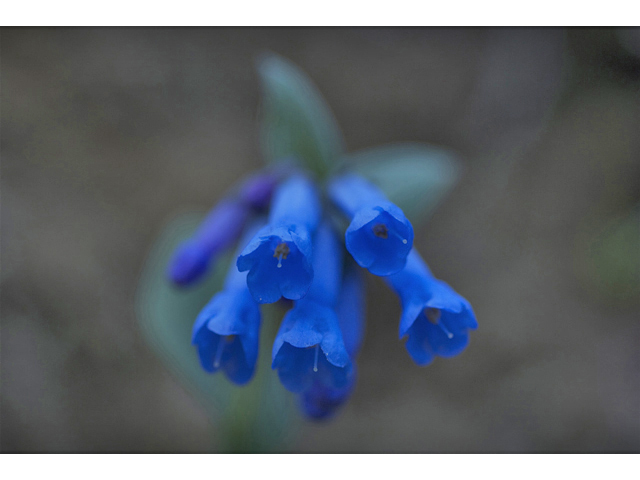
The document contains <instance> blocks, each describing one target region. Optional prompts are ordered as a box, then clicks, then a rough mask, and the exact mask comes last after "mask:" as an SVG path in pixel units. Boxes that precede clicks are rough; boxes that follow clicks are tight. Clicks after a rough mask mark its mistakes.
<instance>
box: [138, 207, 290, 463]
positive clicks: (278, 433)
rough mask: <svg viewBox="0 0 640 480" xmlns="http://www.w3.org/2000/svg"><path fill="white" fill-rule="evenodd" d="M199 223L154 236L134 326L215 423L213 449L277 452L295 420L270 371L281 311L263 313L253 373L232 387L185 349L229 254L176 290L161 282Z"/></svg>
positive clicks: (180, 223) (189, 220) (183, 221)
mask: <svg viewBox="0 0 640 480" xmlns="http://www.w3.org/2000/svg"><path fill="white" fill-rule="evenodd" d="M201 219H202V215H201V214H187V215H183V216H180V217H178V218H176V219H175V220H174V221H172V222H170V223H169V225H167V227H166V228H165V229H164V231H163V232H162V233H161V234H160V236H159V238H158V240H157V241H156V244H155V245H154V246H153V248H152V249H151V251H150V253H149V255H148V257H147V261H146V264H145V266H144V269H143V272H142V275H141V277H140V282H139V284H138V291H137V294H136V314H137V317H138V321H139V323H140V325H141V327H142V332H143V333H144V336H145V338H146V340H147V341H148V343H149V344H150V345H151V347H152V348H153V350H154V351H155V352H156V353H157V354H158V355H159V357H160V358H161V359H162V360H163V362H164V363H165V366H166V367H167V368H168V369H169V370H170V371H171V372H172V373H173V374H174V375H175V376H176V377H177V378H178V379H179V380H180V381H181V382H182V383H183V384H184V385H185V387H186V388H187V389H188V390H190V391H191V392H192V393H193V394H194V395H195V396H196V398H197V399H198V400H199V401H200V402H201V404H202V405H203V406H204V407H205V409H206V411H207V413H208V414H209V416H210V417H211V419H212V422H213V423H214V425H215V426H216V433H217V434H218V436H217V440H218V444H219V447H220V448H221V449H223V450H225V451H269V450H278V449H280V448H282V447H283V442H285V441H286V440H287V436H290V435H291V429H292V428H294V427H295V425H296V423H297V416H296V415H295V414H294V413H293V412H295V408H293V407H292V406H291V402H292V398H291V395H290V394H289V393H288V392H286V390H284V388H283V387H282V386H281V385H280V383H279V381H278V378H277V374H276V373H275V372H273V371H272V370H271V368H270V366H271V344H272V343H273V338H274V337H275V330H276V329H277V326H278V319H277V318H273V317H277V316H278V315H280V316H281V315H282V312H278V311H277V309H276V308H275V307H271V308H267V309H264V308H263V322H262V331H261V341H260V354H259V359H258V366H257V368H256V376H255V377H254V379H253V380H252V381H251V383H249V384H248V385H247V386H244V387H241V388H240V387H237V386H235V385H233V384H232V383H230V382H229V381H227V379H226V378H225V377H224V374H223V373H221V372H220V373H217V374H214V375H211V374H208V373H206V372H205V371H204V370H203V369H202V368H201V367H200V363H199V360H198V356H197V353H196V349H195V347H194V346H193V345H191V328H192V325H193V322H194V320H195V318H196V316H197V314H198V313H199V312H200V310H201V309H202V307H203V306H204V305H205V304H206V303H207V302H208V301H209V300H210V299H211V297H212V296H213V295H214V294H215V293H216V292H218V291H219V290H220V289H221V287H222V282H223V279H224V276H225V273H226V270H227V268H229V266H230V261H231V256H227V257H226V258H224V259H221V260H220V261H219V262H218V264H217V265H216V268H215V269H214V272H213V273H212V274H211V275H209V276H208V277H207V278H205V279H204V280H203V281H202V282H201V283H199V284H197V285H196V286H194V287H191V288H188V289H180V288H176V287H174V286H173V285H172V284H171V283H170V282H169V280H168V279H167V278H166V266H167V262H168V261H169V259H170V258H171V255H172V253H173V250H174V249H175V247H176V246H177V245H178V244H179V243H180V242H181V241H182V240H184V239H186V238H187V237H188V236H189V235H191V234H192V233H193V232H194V230H195V229H196V227H197V225H198V224H199V222H200V221H201ZM265 317H266V318H265ZM206 447H207V446H204V445H203V448H206Z"/></svg>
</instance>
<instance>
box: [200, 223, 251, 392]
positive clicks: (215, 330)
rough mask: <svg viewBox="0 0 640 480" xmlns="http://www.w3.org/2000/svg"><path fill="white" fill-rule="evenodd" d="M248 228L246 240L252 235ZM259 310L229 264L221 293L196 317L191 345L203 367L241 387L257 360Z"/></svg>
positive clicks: (242, 279) (241, 276)
mask: <svg viewBox="0 0 640 480" xmlns="http://www.w3.org/2000/svg"><path fill="white" fill-rule="evenodd" d="M256 229H257V228H256V226H255V225H252V226H251V227H250V228H249V231H248V233H247V234H245V238H246V237H247V236H249V237H250V236H252V235H253V233H254V232H255V231H256ZM259 333H260V307H259V305H258V304H257V303H256V302H255V301H254V300H253V298H252V297H251V294H250V293H249V289H248V288H247V274H246V273H241V272H238V270H237V269H236V268H235V265H232V266H231V268H230V269H229V273H228V274H227V278H226V279H225V284H224V287H223V290H222V291H221V292H219V293H217V294H216V295H214V297H213V298H212V299H211V301H210V302H209V303H208V304H207V305H206V306H205V307H204V308H203V309H202V311H201V312H200V313H199V314H198V317H197V318H196V321H195V323H194V325H193V334H192V343H193V344H194V345H196V346H197V347H198V356H199V357H200V363H201V365H202V368H204V370H206V371H207V372H210V373H215V372H217V371H218V370H219V369H221V368H222V369H223V370H224V372H225V373H226V375H227V377H228V378H229V380H231V381H232V382H234V383H236V384H238V385H243V384H245V383H247V382H248V381H249V380H250V379H251V377H252V376H253V373H254V371H255V365H256V361H257V359H258V344H259Z"/></svg>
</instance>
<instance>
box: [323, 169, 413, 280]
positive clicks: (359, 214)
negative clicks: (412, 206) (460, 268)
mask: <svg viewBox="0 0 640 480" xmlns="http://www.w3.org/2000/svg"><path fill="white" fill-rule="evenodd" d="M328 193H329V196H330V197H331V200H332V201H333V202H334V203H335V205H336V206H337V207H338V208H339V209H340V210H341V211H342V212H343V213H344V214H345V215H347V217H348V218H349V219H350V221H351V223H350V225H349V227H348V228H347V231H346V233H345V243H346V246H347V250H348V251H349V253H350V254H351V255H352V256H353V258H354V260H355V261H356V262H357V263H358V265H360V266H361V267H363V268H366V269H368V270H369V272H371V273H373V274H374V275H380V276H386V275H391V274H393V273H396V272H399V271H400V270H402V268H403V267H404V265H405V263H406V259H407V255H408V254H409V251H410V250H411V247H412V245H413V227H412V226H411V223H410V222H409V220H407V218H406V217H405V216H404V213H402V210H400V208H398V207H397V206H396V205H394V204H393V203H391V202H389V200H387V198H386V197H385V195H384V194H383V193H382V192H381V191H380V190H379V189H378V188H377V187H375V186H374V185H372V184H371V183H369V182H367V181H366V180H364V179H363V178H362V177H360V176H358V175H353V174H348V175H343V176H341V177H338V178H336V179H334V180H332V181H331V182H330V183H329V186H328Z"/></svg>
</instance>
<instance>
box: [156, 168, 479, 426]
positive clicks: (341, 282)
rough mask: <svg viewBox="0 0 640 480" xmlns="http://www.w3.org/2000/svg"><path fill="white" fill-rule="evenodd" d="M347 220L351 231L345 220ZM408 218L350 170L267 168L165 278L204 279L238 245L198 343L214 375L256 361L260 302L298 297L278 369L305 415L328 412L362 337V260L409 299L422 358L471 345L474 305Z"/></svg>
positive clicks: (405, 328)
mask: <svg viewBox="0 0 640 480" xmlns="http://www.w3.org/2000/svg"><path fill="white" fill-rule="evenodd" d="M341 220H346V222H348V227H347V228H346V231H344V229H340V227H338V225H340V224H341ZM413 239H414V232H413V227H412V225H411V223H410V222H409V221H408V220H407V218H406V217H405V215H404V213H403V212H402V210H401V209H400V208H398V206H396V205H395V204H393V203H391V202H390V201H389V199H388V198H387V197H386V196H385V194H384V193H383V192H382V191H381V190H380V189H379V188H378V187H376V186H375V185H373V184H372V183H370V182H368V181H366V180H365V179H364V178H362V177H361V176H358V175H355V174H352V173H343V174H340V175H334V176H333V177H330V178H329V179H326V180H325V181H323V182H320V181H318V180H317V179H316V178H314V177H313V176H311V174H310V173H308V172H305V171H301V170H294V169H289V170H288V172H285V171H284V170H282V169H280V170H275V169H271V170H265V171H263V172H260V173H259V174H257V175H254V176H253V177H251V178H249V179H248V180H246V181H245V182H244V183H243V184H241V185H240V186H238V187H237V188H235V189H233V190H232V192H231V193H230V194H229V195H228V196H227V197H226V198H224V199H223V200H222V201H221V202H220V203H219V204H218V205H217V206H216V207H215V208H214V209H213V210H212V211H211V212H210V213H209V215H208V216H207V217H206V218H205V220H204V221H203V222H202V224H201V226H200V228H199V229H198V230H197V231H196V233H195V234H194V235H193V236H192V237H191V238H190V239H188V240H187V241H186V242H184V243H182V244H181V245H180V246H179V247H178V249H177V250H176V251H175V253H174V256H173V259H172V261H171V263H170V265H169V269H168V275H169V277H170V279H171V280H172V281H173V282H174V283H176V284H178V285H181V286H186V285H190V284H193V283H195V282H197V281H198V280H199V279H201V278H202V276H203V275H204V273H205V272H206V271H207V270H208V269H209V268H210V266H211V264H212V263H213V262H214V261H215V259H216V258H217V257H218V255H219V254H220V253H221V252H222V251H224V250H226V249H228V248H230V247H231V246H233V245H234V244H237V255H236V257H235V258H236V261H235V262H233V264H232V265H231V268H230V269H229V273H228V275H227V278H226V281H225V283H224V287H223V289H222V291H220V292H218V293H217V294H216V295H214V297H213V298H212V299H211V301H210V302H209V303H208V304H207V305H206V306H205V307H204V308H203V309H202V311H201V312H200V314H199V315H198V317H197V319H196V321H195V324H194V326H193V338H192V341H193V344H194V345H195V346H196V347H197V351H198V355H199V357H200V362H201V364H202V367H203V368H204V369H205V370H206V371H207V372H211V373H214V372H217V371H218V370H223V371H224V372H225V375H226V376H227V377H228V378H229V379H230V380H231V381H232V382H234V383H236V384H238V385H242V384H245V383H246V382H248V381H249V380H250V379H251V378H252V376H253V374H254V372H255V368H256V362H257V358H258V346H259V334H260V325H261V319H260V304H265V303H273V302H277V301H278V300H280V299H281V298H284V299H288V300H292V301H293V306H292V308H291V309H290V310H289V311H288V312H287V313H286V314H285V316H284V318H283V320H282V323H281V325H280V328H279V331H278V333H277V335H276V338H275V341H274V343H273V350H272V368H273V369H275V370H277V373H278V377H279V379H280V381H281V383H282V385H284V387H285V388H286V389H288V390H290V391H291V392H294V393H296V394H297V395H298V397H299V400H300V406H301V410H302V411H303V413H304V414H305V415H306V416H308V417H309V418H316V419H321V418H327V417H329V416H331V415H332V414H334V413H335V411H336V410H337V409H338V407H340V406H341V405H342V404H344V403H345V402H346V401H347V399H348V398H349V396H350V395H351V393H352V392H353V389H354V385H355V382H356V358H357V355H358V352H359V350H360V347H361V344H362V339H363V333H364V324H365V319H364V287H363V278H362V274H363V272H362V269H361V268H360V267H362V268H364V269H367V270H368V271H369V272H370V273H371V274H373V275H377V276H381V277H383V278H384V279H385V281H386V282H387V283H388V284H389V286H390V287H391V288H392V289H393V290H394V291H395V292H396V293H397V294H398V296H399V298H400V301H401V304H402V315H401V318H400V338H404V337H408V338H407V341H406V344H405V345H406V349H407V351H408V352H409V355H410V356H411V358H412V359H413V360H414V361H415V362H416V363H417V364H418V365H428V364H429V363H431V362H432V361H433V360H434V358H435V357H436V356H440V357H451V356H454V355H457V354H459V353H460V352H462V350H464V348H465V347H466V346H467V344H468V342H469V330H472V329H475V328H477V323H476V320H475V316H474V314H473V310H472V309H471V306H470V304H469V302H467V301H466V300H465V299H464V298H462V297H461V296H460V295H458V294H457V293H456V292H455V291H454V290H453V289H452V288H451V287H449V286H448V285H447V284H446V283H444V282H442V281H440V280H437V279H436V278H434V277H433V275H432V274H431V272H430V270H429V268H428V267H427V266H426V264H425V263H424V261H423V260H422V258H421V257H420V255H419V254H418V252H417V251H416V250H415V249H414V248H413Z"/></svg>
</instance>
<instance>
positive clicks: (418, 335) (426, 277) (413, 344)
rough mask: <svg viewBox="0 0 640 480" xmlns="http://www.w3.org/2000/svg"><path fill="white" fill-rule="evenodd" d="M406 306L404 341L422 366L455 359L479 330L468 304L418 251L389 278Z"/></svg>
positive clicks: (401, 330) (402, 321) (403, 309)
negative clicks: (446, 359)
mask: <svg viewBox="0 0 640 480" xmlns="http://www.w3.org/2000/svg"><path fill="white" fill-rule="evenodd" d="M386 281H387V283H389V285H390V286H391V287H392V288H393V289H394V290H395V291H396V293H397V294H398V296H399V297H400V301H401V302H402V316H401V318H400V329H399V330H400V338H401V339H402V338H403V337H405V336H406V335H408V336H409V338H408V339H407V342H406V344H405V346H406V348H407V350H408V352H409V355H411V358H413V360H414V361H415V362H416V363H417V364H418V365H428V364H430V363H431V362H432V361H433V360H434V358H435V357H436V356H439V357H445V358H449V357H454V356H456V355H458V354H460V353H461V352H462V351H463V350H464V349H465V348H466V346H467V345H468V343H469V330H475V329H476V328H478V322H477V321H476V318H475V315H474V313H473V309H472V308H471V305H470V304H469V302H468V301H467V300H465V299H464V298H463V297H462V296H460V295H459V294H458V293H456V292H455V291H454V290H453V289H452V288H451V287H450V286H449V285H447V284H446V283H445V282H443V281H441V280H438V279H436V278H435V277H434V276H433V275H432V274H431V272H430V270H429V268H428V267H427V265H426V264H425V263H424V261H423V260H422V258H421V257H420V255H419V254H418V252H417V251H416V250H415V249H414V250H412V251H411V253H410V254H409V257H408V259H407V264H406V266H405V268H404V269H403V270H402V271H400V272H398V273H396V274H394V275H390V276H389V277H387V278H386Z"/></svg>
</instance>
